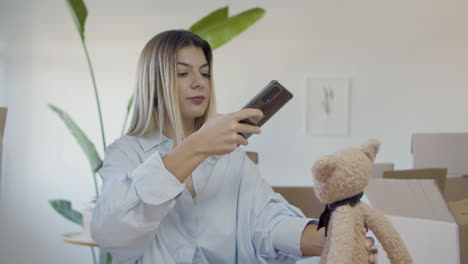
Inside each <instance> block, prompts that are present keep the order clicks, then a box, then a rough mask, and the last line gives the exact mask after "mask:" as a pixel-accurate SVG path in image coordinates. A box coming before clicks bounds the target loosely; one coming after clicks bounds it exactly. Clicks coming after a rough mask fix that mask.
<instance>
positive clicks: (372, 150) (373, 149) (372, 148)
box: [361, 139, 380, 162]
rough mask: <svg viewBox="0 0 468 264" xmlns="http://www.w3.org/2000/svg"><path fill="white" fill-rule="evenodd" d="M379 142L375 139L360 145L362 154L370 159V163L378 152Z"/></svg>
mask: <svg viewBox="0 0 468 264" xmlns="http://www.w3.org/2000/svg"><path fill="white" fill-rule="evenodd" d="M379 147H380V141H378V140H377V139H369V140H367V141H366V142H364V144H362V147H361V149H362V152H364V154H366V156H367V157H368V158H369V159H370V161H371V162H374V160H375V156H377V152H379Z"/></svg>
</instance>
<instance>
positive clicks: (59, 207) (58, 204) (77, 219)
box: [49, 200, 83, 226]
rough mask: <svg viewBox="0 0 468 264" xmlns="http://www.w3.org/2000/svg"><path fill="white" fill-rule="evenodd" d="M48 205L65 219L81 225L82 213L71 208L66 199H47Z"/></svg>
mask: <svg viewBox="0 0 468 264" xmlns="http://www.w3.org/2000/svg"><path fill="white" fill-rule="evenodd" d="M49 203H50V205H52V207H53V208H54V209H55V211H57V213H59V214H61V215H62V216H63V217H65V218H66V219H68V220H70V221H72V222H73V223H76V224H78V225H80V226H83V215H82V214H81V213H80V212H78V211H75V210H73V208H72V207H71V202H70V201H67V200H49Z"/></svg>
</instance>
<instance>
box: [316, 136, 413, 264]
mask: <svg viewBox="0 0 468 264" xmlns="http://www.w3.org/2000/svg"><path fill="white" fill-rule="evenodd" d="M379 146H380V143H379V141H377V140H368V141H367V142H365V143H364V144H363V145H362V147H361V148H348V149H345V150H342V151H339V152H337V153H335V154H332V155H328V156H325V157H323V158H321V159H320V160H319V161H317V163H316V164H315V165H314V167H313V169H312V172H313V175H314V189H315V194H316V196H317V197H318V199H319V200H320V201H321V202H322V203H325V204H326V206H325V211H324V212H323V213H322V215H321V216H320V223H319V227H318V228H321V227H325V234H326V241H325V246H324V249H323V251H322V256H321V259H320V263H330V264H341V263H346V264H350V263H355V264H363V263H368V260H367V259H368V252H367V249H366V248H365V246H364V244H365V243H364V242H365V236H364V235H363V234H362V232H363V229H364V227H367V228H369V229H370V230H372V231H373V232H374V234H375V235H376V237H377V239H378V240H379V241H380V243H381V244H382V246H383V248H384V249H385V251H386V252H387V255H388V258H389V259H390V261H391V262H392V263H394V264H399V263H405V264H406V263H413V261H412V260H411V256H410V255H409V253H408V250H407V249H406V247H405V245H404V244H403V242H402V241H401V238H400V236H399V235H398V233H397V231H396V230H395V228H394V227H393V226H392V224H391V223H390V222H389V221H388V220H387V219H386V218H385V216H384V215H383V214H381V213H380V212H378V211H376V210H374V209H373V208H372V207H370V206H368V205H367V204H365V203H363V202H361V201H360V198H361V197H362V195H363V191H364V188H365V187H366V186H367V184H368V182H369V179H370V175H371V172H372V168H373V166H372V163H373V162H374V159H375V156H376V155H377V152H378V151H379ZM389 199H391V197H389Z"/></svg>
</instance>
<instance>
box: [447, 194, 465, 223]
mask: <svg viewBox="0 0 468 264" xmlns="http://www.w3.org/2000/svg"><path fill="white" fill-rule="evenodd" d="M448 206H449V208H450V211H451V212H452V214H453V216H454V217H455V221H457V224H459V225H467V224H468V199H463V200H460V201H452V202H448Z"/></svg>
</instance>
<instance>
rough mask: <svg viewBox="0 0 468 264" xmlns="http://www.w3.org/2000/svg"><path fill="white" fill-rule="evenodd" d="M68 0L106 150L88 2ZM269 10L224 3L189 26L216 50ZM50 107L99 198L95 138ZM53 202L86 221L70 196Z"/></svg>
mask: <svg viewBox="0 0 468 264" xmlns="http://www.w3.org/2000/svg"><path fill="white" fill-rule="evenodd" d="M66 3H67V5H68V7H69V9H70V13H71V15H72V17H73V19H74V21H75V25H76V28H77V30H78V33H79V36H80V40H81V43H82V45H83V49H84V52H85V55H86V61H87V63H88V67H89V72H90V75H91V81H92V87H93V89H94V96H95V100H96V105H97V110H98V117H99V124H100V130H101V138H102V149H103V153H104V152H105V150H106V138H105V133H104V125H103V118H102V113H101V104H100V100H99V95H98V90H97V85H96V79H95V75H94V70H93V67H92V64H91V59H90V57H89V54H88V48H87V46H86V41H85V22H86V18H87V16H88V11H87V8H86V5H85V4H84V2H83V1H82V0H66ZM264 14H265V10H263V9H261V8H253V9H250V10H247V11H245V12H242V13H239V14H236V15H234V16H229V10H228V7H227V6H226V7H223V8H220V9H217V10H215V11H213V12H212V13H210V14H208V15H207V16H205V17H203V18H202V19H200V20H199V21H198V22H196V23H195V24H193V25H192V26H191V27H190V28H189V30H190V31H192V32H194V33H196V34H198V35H199V36H201V37H202V38H204V39H205V40H207V41H208V42H209V43H210V45H211V47H212V49H213V50H215V49H216V48H219V47H220V46H222V45H223V44H225V43H227V42H228V41H230V40H231V39H232V38H234V37H235V36H237V35H239V34H240V33H241V32H243V31H244V30H246V29H247V28H249V27H250V26H252V25H253V24H255V23H256V22H257V21H258V20H259V19H261V18H262V17H263V15H264ZM132 103H133V96H132V97H130V100H129V102H128V104H127V111H126V114H125V119H124V124H123V127H122V134H123V133H124V130H125V126H126V123H127V119H128V115H129V113H130V108H131V105H132ZM48 106H49V108H50V109H51V110H52V111H54V112H55V113H56V114H57V115H58V116H59V117H60V119H61V120H62V121H63V122H64V123H65V125H66V127H67V128H68V130H69V131H70V133H71V134H72V135H73V137H74V138H75V140H76V141H77V142H78V144H79V146H80V147H81V149H82V150H83V152H84V154H85V155H86V157H87V159H88V161H89V165H90V172H91V176H92V178H93V183H94V191H95V195H96V198H97V197H99V188H98V183H97V179H96V173H97V171H98V170H99V168H101V166H102V159H101V157H100V155H99V153H98V152H97V150H96V147H95V145H94V144H93V142H91V140H90V139H89V138H88V137H87V136H86V134H85V133H84V132H83V130H82V129H81V128H80V127H79V126H78V125H77V124H76V122H75V121H73V119H72V118H71V117H70V115H68V114H67V113H66V112H65V111H64V110H62V109H61V108H59V107H57V106H55V105H52V104H49V105H48ZM49 203H50V204H51V206H52V207H53V208H54V209H55V210H56V211H57V212H58V213H59V214H61V215H62V216H63V217H65V218H66V219H68V220H70V221H72V222H74V223H76V224H78V225H80V226H82V225H83V216H82V214H81V213H80V212H79V211H76V210H74V209H73V208H72V204H71V202H70V201H68V200H63V199H58V200H49ZM91 253H92V258H93V261H94V263H95V264H96V263H97V261H96V255H95V253H94V250H93V248H91ZM109 261H110V256H109V254H106V253H105V252H103V251H102V250H100V252H99V263H101V264H104V263H109Z"/></svg>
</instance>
